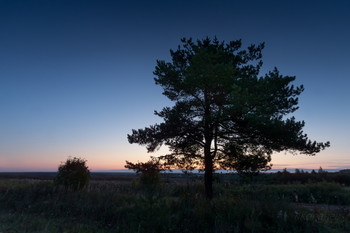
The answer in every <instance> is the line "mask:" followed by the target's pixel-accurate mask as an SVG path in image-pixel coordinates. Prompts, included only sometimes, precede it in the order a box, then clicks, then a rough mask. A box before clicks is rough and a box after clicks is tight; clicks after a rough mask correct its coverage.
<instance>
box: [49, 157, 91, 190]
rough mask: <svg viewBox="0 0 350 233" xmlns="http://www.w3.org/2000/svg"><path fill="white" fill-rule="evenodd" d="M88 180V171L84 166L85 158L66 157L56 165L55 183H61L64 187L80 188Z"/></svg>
mask: <svg viewBox="0 0 350 233" xmlns="http://www.w3.org/2000/svg"><path fill="white" fill-rule="evenodd" d="M89 180H90V171H89V168H88V167H87V166H86V160H85V159H82V158H76V157H74V158H68V159H67V161H66V162H64V163H62V164H61V165H60V166H59V167H58V173H57V176H56V179H55V184H56V185H63V186H64V187H65V189H66V190H67V189H72V190H75V191H76V190H81V189H83V188H84V187H86V186H87V185H88V183H89Z"/></svg>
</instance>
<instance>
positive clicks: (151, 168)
mask: <svg viewBox="0 0 350 233" xmlns="http://www.w3.org/2000/svg"><path fill="white" fill-rule="evenodd" d="M125 168H128V169H132V170H134V171H136V173H141V176H140V182H141V184H144V185H152V186H153V185H158V184H159V183H160V174H159V173H160V172H161V171H164V170H165V169H164V167H163V165H162V164H161V163H160V161H159V159H157V158H154V157H151V159H150V160H149V161H147V162H145V163H142V162H137V163H132V162H129V161H126V165H125Z"/></svg>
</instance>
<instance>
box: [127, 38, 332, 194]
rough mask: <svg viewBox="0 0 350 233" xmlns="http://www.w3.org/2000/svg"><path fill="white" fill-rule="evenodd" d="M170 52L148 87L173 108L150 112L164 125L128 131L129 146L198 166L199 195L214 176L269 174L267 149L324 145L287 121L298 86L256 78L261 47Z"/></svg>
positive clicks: (188, 42)
mask: <svg viewBox="0 0 350 233" xmlns="http://www.w3.org/2000/svg"><path fill="white" fill-rule="evenodd" d="M181 42H182V45H180V46H179V47H178V48H177V50H175V51H174V50H170V54H171V58H172V61H171V62H165V61H160V60H158V61H157V66H156V68H155V71H154V75H155V76H156V78H155V83H156V84H157V85H160V86H161V87H162V88H163V89H164V92H163V94H164V95H165V96H166V97H168V98H169V99H170V100H171V101H173V102H174V106H172V107H165V108H163V110H162V111H160V112H157V111H155V115H157V116H159V117H161V118H163V120H164V122H162V123H160V124H155V125H151V126H149V127H146V128H144V129H139V130H132V134H130V135H128V140H129V142H130V143H138V144H140V145H146V148H147V150H148V152H153V151H155V150H157V149H158V148H159V147H161V146H162V145H165V146H168V147H169V150H170V154H167V155H164V156H162V157H161V158H162V159H163V160H164V161H166V162H167V163H168V164H173V165H175V166H177V167H179V168H181V167H187V168H188V167H191V166H192V167H200V168H204V172H205V174H204V182H205V190H206V195H207V197H208V198H209V199H210V198H212V197H213V189H212V181H213V171H214V170H215V169H216V168H228V169H237V170H239V171H244V170H247V169H253V170H255V171H259V170H264V169H269V168H270V166H271V165H270V164H269V162H270V160H271V154H272V153H273V152H274V151H277V152H278V151H283V150H292V151H299V152H300V153H304V154H308V155H314V154H315V153H318V152H319V151H320V150H322V149H325V148H326V147H328V146H329V145H330V144H329V142H326V143H318V142H316V141H313V142H312V141H310V140H309V139H308V137H307V135H306V134H304V133H303V131H302V129H303V127H304V122H303V121H296V120H295V118H294V117H292V116H290V114H291V113H293V112H294V111H295V110H297V109H298V106H297V105H298V96H299V95H300V93H302V92H303V90H304V88H303V86H302V85H301V86H297V87H295V86H294V85H291V82H292V81H294V80H295V77H292V76H282V75H281V74H280V73H279V71H278V70H277V68H275V69H274V70H273V71H271V72H269V73H267V74H265V75H264V76H262V77H261V76H259V72H260V68H261V66H262V61H261V57H262V54H261V52H262V49H263V47H264V44H263V43H262V44H259V45H251V46H249V47H248V48H247V49H245V50H244V49H241V46H242V44H241V40H237V41H230V42H229V43H225V42H220V41H218V39H217V38H215V39H213V40H212V39H210V38H206V39H203V40H198V41H196V42H194V41H193V40H192V39H185V38H184V39H182V40H181Z"/></svg>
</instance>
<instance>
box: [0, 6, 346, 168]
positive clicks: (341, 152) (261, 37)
mask: <svg viewBox="0 0 350 233" xmlns="http://www.w3.org/2000/svg"><path fill="white" fill-rule="evenodd" d="M349 12H350V3H349V2H348V1H345V0H344V1H341V0H337V1H308V0H304V1H301V0H300V1H299V0H297V1H272V0H270V1H258V0H255V1H253V0H252V1H234V0H232V1H222V0H218V1H183V0H180V1H165V0H163V1H137V0H136V1H107V0H85V1H82V0H76V1H74V0H72V1H68V0H60V1H59V0H57V1H54V0H52V1H48V0H33V1H25V0H22V1H20V0H8V1H7V0H0V106H1V110H0V171H37V170H39V171H44V170H56V169H57V166H58V165H59V163H60V162H61V161H64V160H65V159H66V158H67V157H68V156H78V157H84V158H86V159H87V160H88V165H89V166H90V168H92V169H93V170H101V169H120V168H123V166H124V162H125V160H131V161H136V160H140V161H145V160H147V159H148V157H149V154H147V153H146V149H145V148H144V147H141V146H138V145H135V144H133V145H130V144H129V143H128V142H127V138H126V135H127V134H128V133H130V132H131V130H132V129H138V128H143V127H145V126H148V125H150V124H154V123H156V122H159V121H160V120H161V119H159V118H157V117H155V116H153V111H154V110H160V109H161V108H162V107H163V106H166V105H169V102H168V101H167V99H166V98H165V97H164V96H162V95H161V92H162V90H161V89H160V88H159V87H157V86H156V85H155V84H154V81H153V78H154V76H153V74H152V72H153V70H154V67H155V64H156V60H157V59H161V60H169V59H170V56H169V49H171V48H173V49H175V48H176V47H177V46H178V45H179V44H180V39H181V38H183V37H192V38H194V39H202V38H204V37H206V36H209V37H214V36H217V37H218V39H219V40H225V41H230V40H236V39H242V41H243V46H244V47H246V46H248V45H250V44H251V43H260V42H265V44H266V47H265V49H264V53H263V61H264V66H263V70H262V71H263V73H265V72H266V71H268V70H271V69H273V68H274V67H275V66H276V67H277V68H278V69H279V70H280V72H281V73H282V74H283V75H295V76H296V78H297V79H296V81H295V84H304V86H305V92H304V93H303V94H302V95H301V96H300V109H299V110H298V111H297V112H296V113H295V114H294V115H295V116H296V117H297V119H298V120H305V122H306V127H305V132H306V133H308V135H309V137H310V138H311V139H313V140H318V141H328V140H329V141H330V142H331V147H330V148H328V149H327V150H325V151H323V152H321V153H320V154H318V155H317V156H315V157H307V156H304V155H291V154H285V153H281V154H278V155H274V156H273V161H272V162H273V164H275V168H279V167H280V168H283V167H292V168H295V167H298V168H318V167H319V166H322V167H323V168H329V169H333V168H349V167H350V157H349V146H348V144H349V142H350V140H349V132H350V123H349V119H350V105H349V100H350V92H349V90H348V88H349V86H350V77H349V73H350V65H349V58H348V56H349V55H348V54H349V52H350V44H349V41H350V31H349V29H348V28H349V26H348V24H349V22H350V14H349ZM164 150H165V149H164ZM164 150H161V151H159V152H158V153H156V154H154V155H160V154H162V152H164Z"/></svg>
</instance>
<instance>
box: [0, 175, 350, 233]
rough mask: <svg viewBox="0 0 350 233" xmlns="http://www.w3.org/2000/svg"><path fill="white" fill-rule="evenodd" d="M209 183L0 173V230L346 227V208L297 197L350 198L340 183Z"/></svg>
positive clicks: (298, 229)
mask: <svg viewBox="0 0 350 233" xmlns="http://www.w3.org/2000/svg"><path fill="white" fill-rule="evenodd" d="M215 190H216V193H215V194H216V195H215V198H214V199H213V200H212V201H208V200H207V199H205V196H204V195H203V193H204V192H203V188H202V185H201V184H200V183H198V182H197V181H185V182H178V183H175V182H171V181H170V182H169V183H163V184H161V185H160V186H158V187H157V188H155V189H152V190H150V189H147V188H146V187H144V186H143V185H138V184H135V183H134V184H132V183H130V184H127V183H118V182H113V181H93V182H91V184H90V185H89V187H88V189H86V190H84V191H80V192H72V191H66V190H64V189H60V188H57V187H56V186H54V185H53V182H51V181H30V180H27V181H26V180H0V232H74V233H80V232H123V233H124V232H145V233H148V232H204V233H206V232H207V233H211V232H215V233H224V232H243V233H244V232H349V231H350V224H349V222H350V212H349V210H348V209H339V210H338V209H337V210H333V211H330V210H329V209H324V208H318V209H317V207H315V208H309V207H308V206H306V207H305V206H302V205H301V206H300V205H299V206H297V205H296V203H299V204H300V203H317V204H342V205H349V204H350V203H349V201H350V192H349V190H348V189H347V188H345V187H343V186H341V185H335V184H330V183H319V184H307V185H301V184H293V185H258V184H256V185H237V184H231V183H229V182H222V183H220V184H216V187H215ZM296 195H297V197H298V200H296ZM311 195H312V196H313V198H314V199H315V200H316V202H315V201H314V200H313V199H312V198H311V199H310V196H311ZM316 206H317V205H316Z"/></svg>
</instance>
